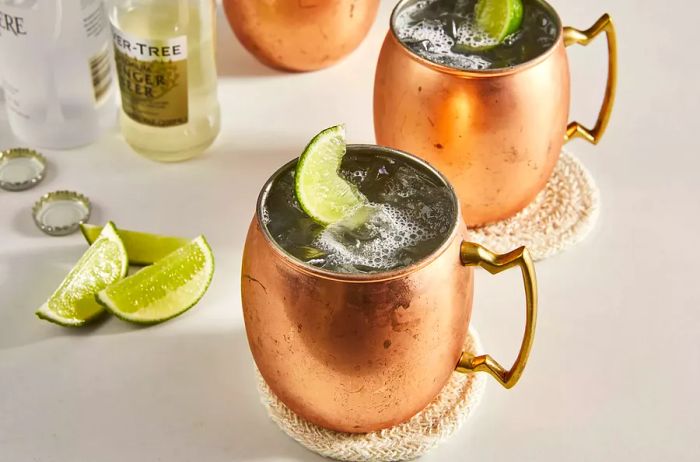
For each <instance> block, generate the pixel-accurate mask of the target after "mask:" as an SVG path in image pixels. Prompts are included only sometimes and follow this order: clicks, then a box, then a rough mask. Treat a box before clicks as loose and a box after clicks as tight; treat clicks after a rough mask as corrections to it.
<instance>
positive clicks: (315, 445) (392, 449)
mask: <svg viewBox="0 0 700 462" xmlns="http://www.w3.org/2000/svg"><path fill="white" fill-rule="evenodd" d="M464 348H465V351H468V352H470V353H472V354H475V355H478V354H481V353H482V352H483V349H482V347H481V343H480V342H479V338H478V335H477V334H476V332H474V331H470V332H469V335H468V337H467V341H466V342H465V346H464ZM485 384H486V374H460V373H457V372H455V373H454V374H452V377H451V378H450V380H449V382H447V385H445V388H443V390H442V391H441V392H440V394H439V395H438V396H437V397H436V398H435V399H434V400H433V401H432V402H431V403H430V404H429V405H428V406H427V407H426V408H425V409H424V410H423V411H421V412H420V413H418V414H417V415H415V416H413V417H412V418H411V419H410V420H409V421H408V422H406V423H403V424H401V425H397V426H396V427H391V428H387V429H385V430H380V431H377V432H372V433H361V434H353V433H340V432H336V431H333V430H327V429H325V428H321V427H319V426H317V425H314V424H312V423H310V422H307V421H306V420H304V419H302V418H301V417H299V416H298V415H296V414H295V413H294V412H292V411H291V410H290V409H289V408H288V407H287V406H285V405H284V403H282V402H281V401H280V400H279V399H278V398H277V397H276V396H275V395H274V394H273V393H272V391H271V390H270V388H269V387H268V386H267V383H265V380H263V378H262V376H261V375H260V374H259V373H258V391H259V392H260V399H261V401H262V403H263V405H264V406H265V408H267V412H268V414H269V415H270V417H271V418H272V420H273V421H274V422H275V423H276V424H277V425H279V427H280V428H281V429H282V430H283V431H284V432H285V433H286V434H287V435H289V436H291V437H292V438H294V439H295V440H296V441H297V442H299V443H300V444H301V445H302V446H304V447H306V448H307V449H309V450H311V451H313V452H315V453H318V454H320V455H322V456H324V457H330V458H331V459H337V460H343V461H357V462H364V461H377V462H390V461H402V460H411V459H415V458H417V457H420V456H422V455H423V454H425V453H426V452H428V451H429V450H430V449H432V448H434V447H435V446H437V445H438V444H440V443H441V442H442V441H445V440H446V439H447V438H449V437H450V436H452V435H453V434H454V433H455V432H456V431H457V430H458V429H459V427H460V426H461V425H462V423H464V421H466V420H467V418H468V417H469V415H470V414H471V412H472V411H473V410H474V408H476V406H477V405H478V404H479V401H480V400H481V396H482V395H483V392H484V387H485Z"/></svg>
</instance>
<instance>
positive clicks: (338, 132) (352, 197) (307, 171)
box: [294, 125, 367, 225]
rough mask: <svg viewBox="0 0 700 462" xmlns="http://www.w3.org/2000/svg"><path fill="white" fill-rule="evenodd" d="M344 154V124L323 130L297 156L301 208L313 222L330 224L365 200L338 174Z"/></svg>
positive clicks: (340, 218)
mask: <svg viewBox="0 0 700 462" xmlns="http://www.w3.org/2000/svg"><path fill="white" fill-rule="evenodd" d="M344 155H345V127H344V126H342V125H336V126H335V127H331V128H328V129H326V130H323V131H322V132H321V133H319V134H318V135H316V136H315V137H314V139H312V140H311V142H310V143H309V145H308V146H306V149H305V150H304V152H303V153H302V155H301V157H300V158H299V163H298V164H297V170H296V176H295V180H294V181H295V189H296V196H297V199H298V200H299V204H300V205H301V208H302V209H304V212H306V214H307V215H309V216H310V217H311V218H312V219H313V220H314V221H316V222H318V223H320V224H322V225H329V224H331V223H335V222H337V221H340V220H342V219H343V218H345V217H346V216H348V215H350V213H352V212H353V211H354V210H356V209H357V208H358V207H359V206H361V205H363V204H365V203H367V199H366V198H365V197H364V196H363V195H362V194H361V193H360V192H359V191H358V190H357V188H356V187H355V186H354V185H352V184H350V183H348V182H347V181H345V180H344V179H343V178H341V177H340V175H339V174H338V170H339V169H340V163H341V162H342V160H343V156H344Z"/></svg>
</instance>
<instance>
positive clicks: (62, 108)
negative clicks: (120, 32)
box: [0, 0, 116, 149]
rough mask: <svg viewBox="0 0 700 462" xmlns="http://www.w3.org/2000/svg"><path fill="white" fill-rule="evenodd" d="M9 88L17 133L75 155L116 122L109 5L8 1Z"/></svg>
mask: <svg viewBox="0 0 700 462" xmlns="http://www.w3.org/2000/svg"><path fill="white" fill-rule="evenodd" d="M0 57H2V80H3V81H2V85H0V86H2V87H3V89H4V92H5V99H6V101H5V105H6V107H7V116H8V119H9V122H10V128H11V129H12V131H13V132H14V133H15V135H17V137H19V138H21V139H22V140H23V141H25V142H26V143H28V144H30V145H32V146H37V147H44V148H52V149H68V148H73V147H77V146H81V145H85V144H89V143H91V142H93V141H94V140H96V139H97V138H98V137H99V136H100V134H102V133H103V132H104V131H105V130H107V129H108V128H110V127H113V126H114V123H115V121H116V98H115V97H116V84H115V82H116V79H115V77H114V68H113V65H112V46H111V40H110V31H109V21H108V19H107V15H106V11H105V8H104V4H103V1H102V0H0Z"/></svg>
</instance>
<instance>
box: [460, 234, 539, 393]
mask: <svg viewBox="0 0 700 462" xmlns="http://www.w3.org/2000/svg"><path fill="white" fill-rule="evenodd" d="M460 258H461V260H462V264H463V265H464V266H481V267H482V268H484V269H485V270H487V271H488V272H489V273H491V274H498V273H500V272H501V271H504V270H507V269H509V268H513V267H515V266H519V267H520V270H521V272H522V275H523V283H524V284H525V302H526V307H527V311H526V319H525V335H524V336H523V343H522V345H521V346H520V353H518V357H517V359H516V360H515V363H514V364H513V366H512V367H511V368H510V370H506V369H505V368H504V367H503V366H501V365H500V364H498V362H497V361H496V360H495V359H493V358H492V357H491V356H490V355H481V356H473V355H471V354H469V353H466V352H464V353H462V356H461V357H460V358H459V363H457V371H458V372H486V373H488V374H490V375H492V376H493V377H494V378H495V379H496V380H498V382H499V383H500V384H501V385H503V386H504V387H506V388H512V387H514V386H515V384H516V383H518V380H520V376H521V375H522V374H523V370H524V369H525V365H526V364H527V358H528V357H529V356H530V349H531V348H532V341H533V339H534V336H535V324H536V321H537V278H536V277H535V266H534V264H533V262H532V257H531V256H530V252H529V251H528V250H527V249H526V248H525V247H520V248H519V249H516V250H513V251H512V252H508V253H506V254H503V255H498V254H495V253H493V252H491V251H490V250H487V249H485V248H484V247H482V246H480V245H479V244H474V243H472V242H462V247H461V249H460Z"/></svg>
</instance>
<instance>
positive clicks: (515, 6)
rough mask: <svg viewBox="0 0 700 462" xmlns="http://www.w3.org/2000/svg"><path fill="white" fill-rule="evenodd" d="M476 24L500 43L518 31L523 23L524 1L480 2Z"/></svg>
mask: <svg viewBox="0 0 700 462" xmlns="http://www.w3.org/2000/svg"><path fill="white" fill-rule="evenodd" d="M475 15H476V24H477V26H479V28H481V29H482V30H483V31H484V32H486V33H487V34H489V36H491V37H492V38H493V39H494V40H496V41H497V42H498V43H501V42H502V41H503V40H504V39H505V38H506V37H508V36H509V35H510V34H512V33H513V32H515V31H516V30H518V28H520V24H522V22H523V2H522V0H479V1H478V2H477V3H476V8H475Z"/></svg>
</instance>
